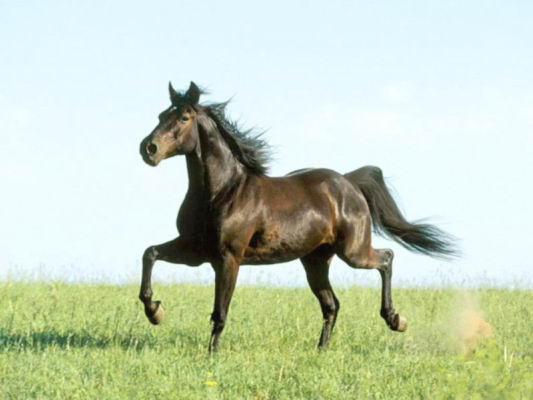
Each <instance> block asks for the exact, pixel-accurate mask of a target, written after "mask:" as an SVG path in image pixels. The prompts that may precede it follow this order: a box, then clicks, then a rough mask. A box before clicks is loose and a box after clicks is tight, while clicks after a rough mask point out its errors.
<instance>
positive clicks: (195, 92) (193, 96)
mask: <svg viewBox="0 0 533 400" xmlns="http://www.w3.org/2000/svg"><path fill="white" fill-rule="evenodd" d="M201 94H202V91H201V90H200V88H199V87H198V86H196V83H194V82H193V81H191V85H190V86H189V89H187V92H186V93H185V99H186V100H187V103H189V104H190V105H191V106H195V105H196V104H198V102H199V101H200V95H201Z"/></svg>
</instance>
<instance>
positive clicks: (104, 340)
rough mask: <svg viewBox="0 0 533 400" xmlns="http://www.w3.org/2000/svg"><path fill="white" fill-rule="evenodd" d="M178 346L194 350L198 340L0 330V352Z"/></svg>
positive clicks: (182, 334)
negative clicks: (53, 348)
mask: <svg viewBox="0 0 533 400" xmlns="http://www.w3.org/2000/svg"><path fill="white" fill-rule="evenodd" d="M177 344H180V345H181V346H186V347H189V348H190V347H193V348H194V347H197V346H200V345H201V344H203V343H199V341H198V338H196V337H195V336H192V335H189V334H187V333H185V332H176V336H175V337H174V338H173V339H172V340H169V338H158V337H155V336H151V335H134V334H122V335H121V334H118V335H113V336H106V335H92V334H91V333H89V332H76V331H65V332H57V331H54V330H46V331H36V332H29V333H27V334H25V333H13V332H6V331H5V330H3V329H0V351H6V350H7V351H9V350H30V351H43V350H45V349H47V348H50V347H56V348H61V349H69V348H99V349H106V348H122V349H123V350H130V351H141V350H143V349H146V348H157V347H160V346H162V345H163V346H175V345H177Z"/></svg>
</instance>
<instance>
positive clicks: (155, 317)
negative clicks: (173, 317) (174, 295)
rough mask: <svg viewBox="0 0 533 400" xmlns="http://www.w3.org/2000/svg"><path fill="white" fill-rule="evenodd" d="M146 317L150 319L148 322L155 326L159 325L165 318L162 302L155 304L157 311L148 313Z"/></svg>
mask: <svg viewBox="0 0 533 400" xmlns="http://www.w3.org/2000/svg"><path fill="white" fill-rule="evenodd" d="M146 316H147V317H148V320H149V321H150V322H151V323H152V324H154V325H159V324H160V323H161V322H162V321H163V319H164V318H165V309H164V308H163V306H162V305H161V302H160V301H156V302H155V310H154V311H153V312H150V313H148V312H147V313H146Z"/></svg>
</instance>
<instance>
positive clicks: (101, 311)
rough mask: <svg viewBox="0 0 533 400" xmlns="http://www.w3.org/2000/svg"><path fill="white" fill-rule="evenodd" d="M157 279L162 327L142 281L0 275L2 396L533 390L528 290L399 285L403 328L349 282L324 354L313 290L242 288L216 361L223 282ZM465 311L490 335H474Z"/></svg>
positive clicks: (343, 395) (453, 394)
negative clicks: (216, 292)
mask: <svg viewBox="0 0 533 400" xmlns="http://www.w3.org/2000/svg"><path fill="white" fill-rule="evenodd" d="M154 289H155V293H156V297H155V298H157V299H161V300H162V301H163V303H164V305H165V308H166V310H167V319H166V320H165V321H164V323H163V325H161V326H158V327H153V326H151V325H150V324H149V323H148V321H147V320H146V319H145V317H144V314H143V310H142V305H141V303H140V302H139V301H138V300H137V293H138V287H137V286H113V285H88V284H64V283H57V282H53V283H35V282H34V283H25V282H15V281H4V282H2V283H0V398H6V399H11V398H13V399H23V398H24V399H25V398H54V399H63V398H64V399H87V398H102V399H123V398H128V399H130V398H162V399H166V398H173V399H204V398H208V399H209V398H222V399H239V398H243V399H254V398H255V399H358V398H360V399H369V398H371V399H372V398H376V399H391V398H399V399H412V398H427V399H438V398H465V399H470V398H475V397H476V396H477V397H478V398H533V335H532V328H533V324H532V322H533V313H532V308H531V306H532V305H533V292H532V291H525V290H504V289H490V288H486V289H478V290H471V291H468V292H467V293H466V294H465V292H464V291H459V290H454V289H431V290H429V289H420V288H417V289H396V290H394V292H393V296H394V301H395V305H396V308H397V310H398V311H400V312H401V313H402V314H403V315H405V316H406V317H407V318H408V321H409V328H408V330H407V332H406V333H404V334H399V333H395V332H391V331H389V330H388V329H387V327H386V325H385V324H384V322H383V321H382V320H381V318H380V317H379V306H380V304H379V299H380V295H379V291H378V290H377V289H371V288H359V287H352V288H348V289H344V290H339V291H338V293H337V294H338V297H339V299H340V301H341V311H340V314H339V320H338V323H337V326H336V328H335V333H334V335H333V338H332V342H331V345H330V347H329V348H328V349H327V350H326V351H322V352H318V351H317V350H316V348H315V346H316V344H317V341H318V337H319V334H320V328H321V324H322V321H321V313H320V310H319V306H318V303H317V302H316V300H315V298H314V297H313V296H312V294H311V292H310V291H309V290H308V289H280V288H276V289H273V288H264V287H238V288H237V290H236V293H235V296H234V300H233V303H232V306H231V311H230V315H229V320H228V323H227V325H226V330H225V331H224V333H223V335H222V339H221V340H222V341H221V346H220V352H219V353H218V354H216V355H215V356H213V357H211V356H209V355H208V354H207V351H206V347H207V343H208V339H209V329H210V324H209V315H210V312H211V307H212V301H213V293H212V292H213V289H212V288H211V287H205V286H193V285H157V284H156V285H155V287H154ZM465 299H466V300H465ZM466 309H468V310H469V311H470V312H472V313H475V315H477V316H479V318H480V320H481V321H484V322H486V323H487V324H490V325H491V332H489V333H486V332H485V333H483V332H481V331H480V332H481V333H480V332H477V333H476V332H474V336H473V337H470V336H468V337H465V335H464V332H462V330H464V328H463V327H462V326H461V325H462V324H463V322H461V321H462V319H461V318H462V317H461V315H463V314H462V313H463V311H464V310H466ZM476 335H477V336H476ZM491 335H492V336H491ZM465 340H468V341H469V343H468V346H465V343H464V341H465Z"/></svg>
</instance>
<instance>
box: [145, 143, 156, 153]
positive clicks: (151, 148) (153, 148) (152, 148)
mask: <svg viewBox="0 0 533 400" xmlns="http://www.w3.org/2000/svg"><path fill="white" fill-rule="evenodd" d="M146 150H147V151H148V153H149V154H155V153H157V146H156V145H155V144H153V143H150V144H149V145H148V146H146Z"/></svg>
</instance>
